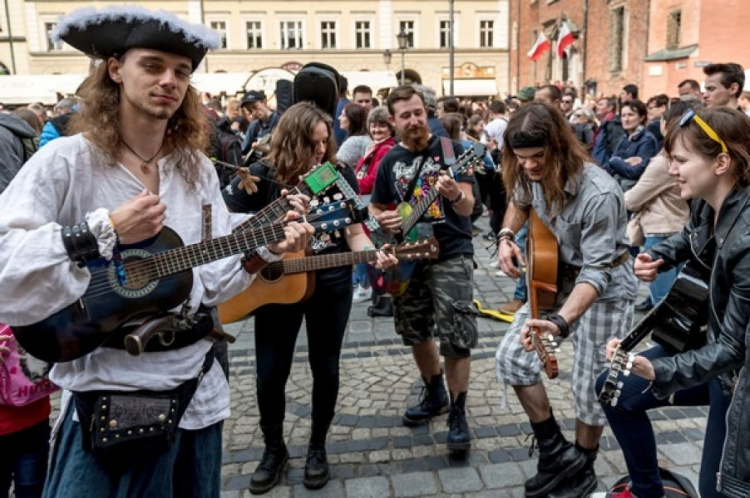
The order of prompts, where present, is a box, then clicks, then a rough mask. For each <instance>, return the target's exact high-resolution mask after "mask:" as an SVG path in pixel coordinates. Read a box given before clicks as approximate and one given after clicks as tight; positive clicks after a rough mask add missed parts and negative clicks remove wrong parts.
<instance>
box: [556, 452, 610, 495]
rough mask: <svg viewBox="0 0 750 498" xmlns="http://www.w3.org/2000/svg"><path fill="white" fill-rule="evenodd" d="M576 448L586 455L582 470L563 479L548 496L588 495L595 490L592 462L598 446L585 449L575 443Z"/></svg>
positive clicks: (595, 482) (595, 483) (594, 459)
mask: <svg viewBox="0 0 750 498" xmlns="http://www.w3.org/2000/svg"><path fill="white" fill-rule="evenodd" d="M576 448H577V449H578V451H579V452H580V453H583V454H584V455H586V465H584V466H583V470H581V471H580V472H579V473H578V474H576V475H575V476H573V477H570V478H568V479H566V480H565V481H563V483H562V484H561V485H560V486H558V489H556V490H554V491H553V492H552V493H550V494H549V495H547V496H548V498H579V497H581V496H588V495H589V494H590V493H593V492H594V491H596V486H597V480H596V472H595V471H594V462H595V461H596V454H597V453H598V452H599V448H598V447H597V449H595V450H587V449H585V448H582V447H580V446H579V445H578V444H577V443H576Z"/></svg>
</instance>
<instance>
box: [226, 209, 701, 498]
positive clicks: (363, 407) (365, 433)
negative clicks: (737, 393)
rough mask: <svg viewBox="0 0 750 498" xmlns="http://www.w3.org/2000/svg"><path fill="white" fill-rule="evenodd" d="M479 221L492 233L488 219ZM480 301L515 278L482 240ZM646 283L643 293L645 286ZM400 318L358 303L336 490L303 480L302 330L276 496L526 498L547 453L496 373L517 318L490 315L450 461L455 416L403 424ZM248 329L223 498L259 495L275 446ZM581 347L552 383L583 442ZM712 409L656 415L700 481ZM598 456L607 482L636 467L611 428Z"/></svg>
mask: <svg viewBox="0 0 750 498" xmlns="http://www.w3.org/2000/svg"><path fill="white" fill-rule="evenodd" d="M478 225H479V226H480V227H483V228H486V226H487V225H486V218H482V219H481V220H479V222H478ZM474 240H475V243H474V245H475V249H476V256H475V260H476V263H477V265H478V268H477V270H476V271H475V273H474V278H475V298H477V299H479V300H480V301H481V302H482V304H483V306H485V307H496V306H497V305H498V304H500V303H503V302H506V301H508V300H509V296H512V293H513V289H514V286H515V284H514V282H513V281H512V280H510V279H508V278H507V277H498V276H495V272H496V270H495V269H493V268H491V267H490V266H489V263H490V256H489V252H488V250H487V249H486V248H485V246H486V245H487V244H488V242H486V241H484V239H482V238H481V237H475V239H474ZM644 290H645V289H641V292H642V293H643V292H644ZM392 320H393V319H392V318H369V317H368V316H367V303H361V304H355V305H354V307H353V309H352V313H351V319H350V322H349V326H348V330H347V333H346V337H345V339H344V348H343V352H342V358H341V389H340V394H339V401H338V406H337V410H336V411H337V414H336V417H335V419H334V421H333V425H332V427H331V433H330V435H329V438H328V446H327V448H328V455H329V462H330V464H331V470H332V475H333V478H332V480H331V481H330V482H329V483H328V484H327V485H326V487H325V488H323V489H322V490H319V491H314V492H311V491H308V490H307V489H305V487H304V486H303V485H302V477H303V468H304V463H305V462H304V458H305V451H306V448H307V441H308V438H309V436H310V408H311V407H310V395H311V386H312V379H311V373H310V368H309V366H308V364H307V355H306V351H307V339H306V337H305V334H304V332H303V333H301V334H300V337H299V340H298V343H297V350H296V352H295V358H294V365H293V368H292V373H291V376H290V378H289V382H288V384H287V388H286V397H287V413H286V422H285V423H284V433H285V437H286V441H287V445H288V446H289V451H290V454H291V460H290V466H289V468H288V469H287V471H286V473H285V476H284V478H283V480H282V482H281V483H280V485H279V486H277V487H276V488H274V489H273V490H272V491H271V492H270V493H268V494H267V495H266V496H269V497H274V498H278V497H295V498H300V497H306V496H317V497H350V498H367V497H376V498H382V497H386V496H394V497H408V496H456V497H459V496H464V497H467V496H472V497H481V496H495V497H496V496H501V497H505V496H507V497H521V496H523V482H524V480H526V479H527V478H529V477H531V475H532V474H534V473H535V465H536V455H534V456H533V457H530V456H529V449H528V447H529V441H528V440H527V435H528V434H529V433H530V432H531V430H530V426H529V424H528V421H527V419H526V417H525V415H524V413H523V410H522V408H521V406H520V404H519V403H518V400H517V398H516V397H515V395H514V394H513V393H512V392H511V393H510V394H509V396H508V409H507V410H503V409H502V408H501V404H500V400H501V396H502V385H501V384H499V383H498V382H497V380H496V378H495V368H494V355H495V349H496V347H497V344H498V341H499V339H500V337H501V336H502V335H503V334H504V333H505V331H506V330H507V328H508V324H506V323H503V322H499V321H495V320H493V319H490V318H484V317H480V318H478V320H479V331H480V341H479V346H478V347H477V348H476V349H475V350H474V351H473V355H472V372H471V387H470V390H469V397H468V401H467V412H468V413H467V415H468V421H469V425H470V427H471V429H472V431H473V441H472V451H471V453H470V456H469V458H468V459H467V460H453V459H451V458H449V456H448V453H447V451H446V448H445V438H446V434H447V425H446V424H447V415H446V416H441V417H439V418H437V419H435V420H433V421H432V423H431V424H430V425H429V426H423V427H419V428H414V429H412V428H408V427H403V426H402V424H401V414H402V413H403V411H404V409H405V408H406V406H407V405H409V404H412V403H414V402H415V401H416V399H417V397H418V394H419V390H420V386H421V382H420V381H419V374H418V373H417V370H416V367H415V365H414V361H413V360H412V357H411V353H410V350H409V349H408V348H405V347H404V346H403V345H402V344H401V342H400V341H399V339H398V337H397V336H396V335H395V332H394V329H393V322H392ZM227 331H228V332H230V333H233V334H236V335H237V342H236V343H235V344H233V345H231V346H230V365H231V380H230V384H231V388H232V417H231V418H230V419H229V420H227V421H226V422H225V425H224V464H223V468H222V476H223V481H222V489H223V491H222V497H223V498H236V497H248V496H251V495H250V493H249V491H247V488H248V484H249V482H250V475H251V474H252V472H253V470H254V469H255V466H256V465H257V463H258V460H259V459H260V457H261V454H262V452H263V441H262V437H261V432H260V428H259V427H258V421H259V416H258V410H257V407H256V399H255V374H254V371H255V370H254V369H255V358H254V344H253V334H254V332H253V320H252V318H250V319H248V320H246V321H244V322H239V323H236V324H232V325H229V326H228V327H227ZM571 353H572V349H571V345H570V344H567V343H564V344H563V345H562V351H561V353H560V354H559V355H558V359H559V360H560V366H561V368H560V370H561V374H560V377H559V378H558V379H557V380H554V381H548V380H545V385H546V387H547V390H548V393H549V396H550V398H551V400H552V404H553V407H554V409H555V414H556V417H557V419H558V420H560V421H561V423H562V425H563V427H564V429H565V435H566V437H567V438H568V439H571V440H572V438H573V432H572V429H573V427H574V417H575V413H574V408H573V404H572V400H571V396H570V391H569V383H568V379H569V373H568V372H569V371H570V369H571V365H572V361H571V358H572V354H571ZM706 410H707V409H706V408H674V407H670V408H666V409H662V410H658V411H656V412H654V413H652V414H651V419H652V421H653V424H654V428H655V430H656V434H657V441H658V442H659V457H660V463H661V465H662V466H664V467H667V468H671V469H674V470H677V471H678V472H681V473H682V474H683V475H686V476H688V477H689V478H690V479H691V480H692V481H693V482H694V483H695V484H696V488H697V472H698V470H699V463H700V454H701V450H702V447H703V441H702V439H703V433H704V428H705V418H706ZM604 434H605V435H604V437H603V439H602V442H601V447H602V450H603V451H601V452H600V454H599V458H598V460H597V461H596V472H597V475H598V476H599V480H600V483H599V489H600V490H602V489H605V487H607V486H609V485H611V484H612V483H613V482H615V481H616V480H617V479H618V478H619V477H620V476H621V475H623V474H624V473H626V469H625V464H624V461H623V458H622V454H621V452H620V451H619V447H618V444H617V442H616V440H615V439H614V437H613V436H612V433H611V432H610V431H609V429H606V430H605V433H604Z"/></svg>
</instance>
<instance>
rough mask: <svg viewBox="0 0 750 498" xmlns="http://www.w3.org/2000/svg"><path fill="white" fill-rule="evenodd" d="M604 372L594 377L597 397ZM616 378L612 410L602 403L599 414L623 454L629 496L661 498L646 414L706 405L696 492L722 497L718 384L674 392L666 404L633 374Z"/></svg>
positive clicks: (724, 402) (650, 354) (722, 405)
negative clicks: (619, 388)
mask: <svg viewBox="0 0 750 498" xmlns="http://www.w3.org/2000/svg"><path fill="white" fill-rule="evenodd" d="M641 354H642V355H643V356H645V357H647V358H649V359H654V358H661V357H665V356H671V355H670V354H669V353H668V352H667V351H666V350H665V349H664V348H662V347H661V346H658V345H657V346H655V347H653V348H651V349H649V350H647V351H644V352H643V353H641ZM607 373H608V372H604V373H603V374H602V375H601V376H599V379H598V381H597V383H596V392H597V393H598V392H600V391H601V390H602V387H603V386H604V380H605V379H606V376H607ZM620 380H622V381H623V384H624V385H623V388H622V394H621V395H620V398H619V401H618V403H617V406H614V407H612V406H610V405H609V404H607V405H605V406H604V413H605V414H606V415H607V420H608V421H609V426H610V427H611V428H612V432H614V434H615V437H616V438H617V442H618V443H620V447H621V448H622V452H623V455H624V456H625V463H626V464H627V466H628V472H629V473H630V477H631V479H632V487H631V492H632V493H633V494H634V495H635V496H637V497H638V498H662V497H663V496H664V487H663V485H662V482H661V478H660V477H659V469H658V462H657V456H656V439H655V437H654V430H653V427H652V426H651V421H650V420H649V418H648V413H647V411H648V410H650V409H652V408H659V407H663V406H704V405H710V409H709V413H708V423H707V424H706V435H705V439H704V442H703V455H702V461H701V471H700V482H699V488H700V489H699V491H700V494H701V497H702V498H719V497H721V496H724V495H722V494H721V493H719V492H718V491H716V473H717V472H718V471H719V463H720V461H721V453H722V448H723V445H724V437H725V435H726V422H725V416H726V412H727V409H728V408H729V400H728V399H726V398H725V397H724V394H723V392H722V389H721V385H720V383H719V381H718V380H717V379H712V380H710V381H708V382H707V383H705V384H701V385H699V386H695V387H693V388H690V389H686V390H684V391H678V392H677V393H675V394H674V396H672V397H670V398H671V402H670V399H664V400H660V399H657V398H656V397H655V396H654V395H653V392H652V391H651V389H648V385H649V383H648V381H646V380H645V379H642V378H640V377H638V376H636V375H630V376H628V377H622V376H621V379H620Z"/></svg>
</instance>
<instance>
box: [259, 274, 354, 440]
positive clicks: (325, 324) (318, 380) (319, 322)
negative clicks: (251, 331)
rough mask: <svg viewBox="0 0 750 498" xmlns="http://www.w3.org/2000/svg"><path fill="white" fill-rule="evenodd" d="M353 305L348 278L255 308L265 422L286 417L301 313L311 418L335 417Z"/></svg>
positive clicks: (326, 420)
mask: <svg viewBox="0 0 750 498" xmlns="http://www.w3.org/2000/svg"><path fill="white" fill-rule="evenodd" d="M351 308H352V286H351V284H350V283H349V282H348V281H346V282H342V283H336V284H334V285H330V286H329V285H318V287H316V289H315V292H314V293H313V295H312V297H311V298H310V299H308V300H307V301H305V302H302V303H296V304H286V305H279V304H271V305H266V306H263V307H262V308H260V309H259V310H258V311H257V312H256V313H255V361H256V373H257V376H256V387H257V394H258V409H259V411H260V422H261V424H263V425H276V424H280V423H282V422H283V421H284V413H285V411H286V398H285V394H284V387H285V386H286V381H287V379H288V378H289V372H290V371H291V368H292V360H293V359H294V349H295V344H296V343H297V335H298V334H299V330H300V327H301V326H302V319H303V318H304V319H305V325H306V327H307V348H308V351H307V356H308V361H309V362H310V369H311V370H312V375H313V388H312V420H313V422H318V423H320V424H323V425H325V424H328V423H330V422H331V420H332V419H333V415H334V410H335V408H336V398H337V397H338V393H339V356H340V355H341V343H342V342H343V340H344V332H345V331H346V323H347V322H348V321H349V313H350V312H351Z"/></svg>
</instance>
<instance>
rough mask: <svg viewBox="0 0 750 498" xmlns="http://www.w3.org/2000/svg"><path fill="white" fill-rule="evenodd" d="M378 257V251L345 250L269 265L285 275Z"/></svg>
mask: <svg viewBox="0 0 750 498" xmlns="http://www.w3.org/2000/svg"><path fill="white" fill-rule="evenodd" d="M376 259H378V251H376V250H367V251H357V252H345V253H334V254H320V255H318V256H307V257H305V258H297V259H285V260H283V261H276V262H274V263H271V264H270V265H269V266H270V267H271V269H272V270H282V269H283V273H284V274H286V275H289V274H292V273H305V272H308V271H315V270H324V269H327V268H336V267H338V266H347V265H353V264H355V263H369V262H371V261H375V260H376Z"/></svg>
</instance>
